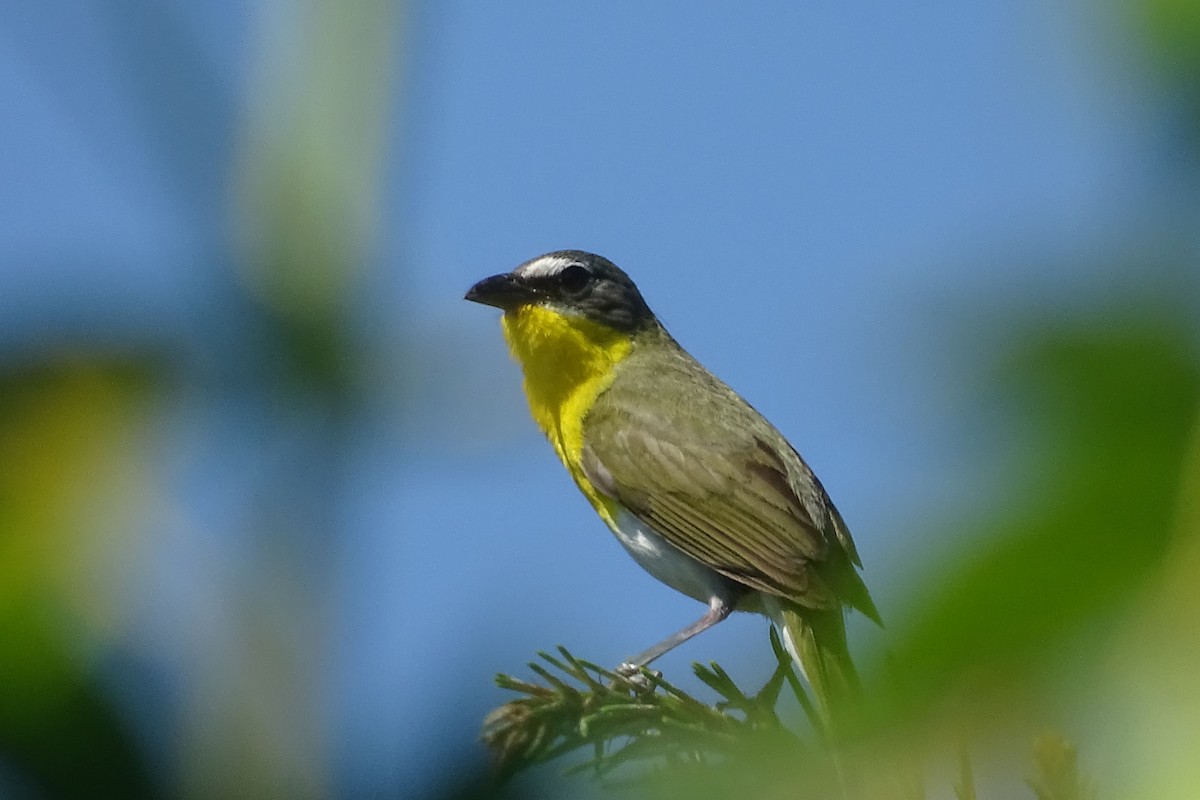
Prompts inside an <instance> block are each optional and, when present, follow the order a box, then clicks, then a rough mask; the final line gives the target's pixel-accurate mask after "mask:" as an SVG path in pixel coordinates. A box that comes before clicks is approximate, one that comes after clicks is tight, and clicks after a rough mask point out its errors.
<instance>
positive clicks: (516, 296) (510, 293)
mask: <svg viewBox="0 0 1200 800" xmlns="http://www.w3.org/2000/svg"><path fill="white" fill-rule="evenodd" d="M532 297H533V292H532V291H530V289H529V287H528V286H527V285H526V284H525V282H524V281H522V280H521V279H520V278H518V277H517V276H515V275H513V274H512V273H511V272H505V273H503V274H501V275H493V276H492V277H490V278H484V279H483V280H481V281H480V282H479V283H477V284H475V285H474V286H472V287H471V288H470V289H468V290H467V295H466V299H467V300H470V301H471V302H472V303H483V304H484V305H488V306H495V307H496V308H502V309H504V310H505V311H507V310H508V309H510V308H515V307H517V306H519V305H521V304H522V303H528V302H529V301H530V299H532Z"/></svg>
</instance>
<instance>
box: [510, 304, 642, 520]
mask: <svg viewBox="0 0 1200 800" xmlns="http://www.w3.org/2000/svg"><path fill="white" fill-rule="evenodd" d="M501 325H502V327H503V329H504V338H505V339H506V340H507V341H508V347H509V350H511V351H512V354H513V357H514V358H516V359H517V361H519V362H520V363H521V367H522V369H523V370H524V373H525V396H526V398H528V400H529V410H530V412H531V413H532V414H533V420H534V422H536V423H537V424H538V427H539V428H541V429H542V432H543V433H545V434H546V438H547V439H549V440H550V443H551V444H552V445H554V451H555V452H556V453H558V457H559V458H560V459H561V460H562V462H563V465H564V466H565V467H566V468H567V471H569V472H570V473H571V477H572V478H574V479H575V483H576V484H577V485H578V486H579V488H580V490H582V491H583V493H584V494H585V495H586V496H587V498H588V500H590V501H591V503H592V505H593V506H595V508H596V510H597V511H598V512H599V513H600V516H602V517H604V520H605V522H608V523H609V524H610V525H611V524H613V515H614V513H615V506H614V504H613V503H612V501H611V500H609V499H608V498H606V497H604V496H602V495H601V494H600V493H599V492H597V491H596V489H595V488H594V487H593V486H592V484H591V482H590V481H588V479H587V477H586V476H584V474H583V470H582V468H581V467H580V453H581V452H582V450H583V419H584V417H585V416H586V415H587V412H588V409H590V408H591V407H592V403H593V402H594V401H595V399H596V397H598V396H599V395H600V393H601V392H603V391H604V390H605V389H607V388H608V387H609V385H610V384H611V383H612V381H613V378H614V377H615V376H616V369H615V368H616V366H617V364H618V363H620V361H621V360H622V359H624V358H625V357H626V356H627V355H629V353H630V351H631V350H632V349H633V340H632V338H631V337H630V336H629V335H628V334H625V333H622V332H620V331H617V330H613V329H612V328H609V327H607V326H604V325H599V324H597V323H595V322H591V321H589V320H587V319H584V318H583V317H577V316H571V315H567V314H560V313H558V312H557V311H553V310H551V309H548V308H546V307H544V306H536V305H527V306H520V307H518V308H515V309H512V310H511V311H507V312H505V314H504V316H503V318H502V320H501Z"/></svg>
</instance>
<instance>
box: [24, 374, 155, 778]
mask: <svg viewBox="0 0 1200 800" xmlns="http://www.w3.org/2000/svg"><path fill="white" fill-rule="evenodd" d="M155 374H156V367H155V366H154V365H153V364H152V363H150V362H146V361H138V360H115V359H74V358H67V359H50V360H47V361H45V362H41V363H39V364H38V365H37V366H34V367H30V368H27V369H13V370H10V371H8V372H5V373H3V374H0V662H2V663H3V665H4V667H3V669H0V756H3V757H5V758H6V760H7V761H8V762H9V764H10V765H11V766H12V767H13V768H14V769H16V770H18V771H19V773H21V774H22V775H24V776H25V777H26V778H27V779H28V780H29V781H30V782H32V783H33V784H34V785H35V786H37V787H38V788H39V789H41V790H43V791H46V792H47V793H49V795H50V796H63V797H83V796H122V797H131V798H132V797H148V796H154V794H155V791H154V789H153V787H152V785H151V783H150V779H149V775H148V773H147V772H146V769H145V767H144V765H143V764H142V763H141V760H140V757H139V756H137V755H135V753H137V748H136V747H135V744H134V742H133V741H132V740H131V739H130V737H129V735H128V732H127V731H125V730H124V728H123V727H122V725H121V724H120V722H119V720H118V718H117V716H116V714H115V713H114V712H113V710H112V708H111V707H110V705H109V702H108V699H107V698H106V697H105V696H104V694H103V693H102V692H101V691H100V690H99V689H98V686H97V682H96V677H95V670H94V668H93V664H92V661H93V660H94V658H95V657H98V656H102V654H103V651H104V649H105V646H106V644H107V643H108V642H110V641H111V639H112V637H114V636H115V635H117V634H118V633H119V631H120V628H121V624H122V621H121V614H120V583H121V582H120V579H119V574H120V569H121V567H122V563H123V562H124V563H125V564H126V565H128V564H129V563H132V558H131V552H132V551H134V550H135V548H136V546H137V544H138V536H137V534H138V532H139V529H138V525H137V524H136V522H135V520H136V519H137V518H138V517H139V516H144V515H143V513H142V512H143V511H144V509H145V507H146V503H147V500H148V496H149V490H148V484H149V475H150V473H149V471H148V469H147V461H146V459H145V457H144V456H145V452H144V438H143V434H142V432H141V430H140V428H141V425H142V423H143V416H144V415H145V414H146V413H147V410H148V403H149V400H150V398H151V397H152V394H151V389H152V387H153V385H154V380H155ZM68 767H69V768H68Z"/></svg>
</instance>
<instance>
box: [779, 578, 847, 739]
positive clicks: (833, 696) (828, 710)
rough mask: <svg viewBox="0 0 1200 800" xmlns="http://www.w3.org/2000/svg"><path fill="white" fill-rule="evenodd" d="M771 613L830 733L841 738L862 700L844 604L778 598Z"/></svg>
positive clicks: (833, 736)
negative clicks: (817, 605) (812, 604)
mask: <svg viewBox="0 0 1200 800" xmlns="http://www.w3.org/2000/svg"><path fill="white" fill-rule="evenodd" d="M775 605H776V608H773V609H771V612H772V613H771V617H772V620H773V621H774V622H775V625H776V627H778V628H779V631H780V634H781V635H782V638H783V642H784V646H785V647H787V650H788V652H789V653H790V654H791V656H792V659H793V660H794V661H795V662H796V665H797V666H798V667H799V669H800V672H801V673H802V674H803V675H804V678H805V680H807V681H808V685H809V686H810V687H811V688H812V693H813V699H814V702H815V705H816V711H817V713H818V715H819V717H820V723H821V725H822V726H823V727H824V728H825V732H826V735H827V736H830V737H832V738H838V737H839V733H842V732H844V727H845V725H846V724H847V723H848V722H849V721H850V719H851V718H852V717H853V716H854V715H856V713H857V712H858V710H859V708H860V706H861V704H862V684H861V683H860V682H859V679H858V671H857V670H856V669H855V668H854V662H853V661H852V660H851V659H850V649H849V647H848V646H847V644H846V621H845V618H844V616H843V611H842V609H841V608H834V609H829V610H824V611H817V610H814V609H811V608H804V607H802V606H799V605H797V604H795V603H789V602H787V601H786V600H778V601H776V604H775Z"/></svg>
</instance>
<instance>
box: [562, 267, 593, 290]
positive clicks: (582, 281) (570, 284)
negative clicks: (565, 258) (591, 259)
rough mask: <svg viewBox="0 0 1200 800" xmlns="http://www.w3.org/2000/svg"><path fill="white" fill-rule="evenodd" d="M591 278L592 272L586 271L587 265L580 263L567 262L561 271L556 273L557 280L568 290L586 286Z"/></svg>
mask: <svg viewBox="0 0 1200 800" xmlns="http://www.w3.org/2000/svg"><path fill="white" fill-rule="evenodd" d="M591 279H592V273H590V272H588V271H587V267H584V266H581V265H580V264H569V265H568V266H566V267H564V268H563V270H562V272H560V273H558V282H559V285H561V286H562V288H563V289H565V290H566V291H568V292H572V293H574V292H578V291H579V290H580V289H582V288H583V287H585V286H587V284H588V281H590V280H591Z"/></svg>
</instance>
